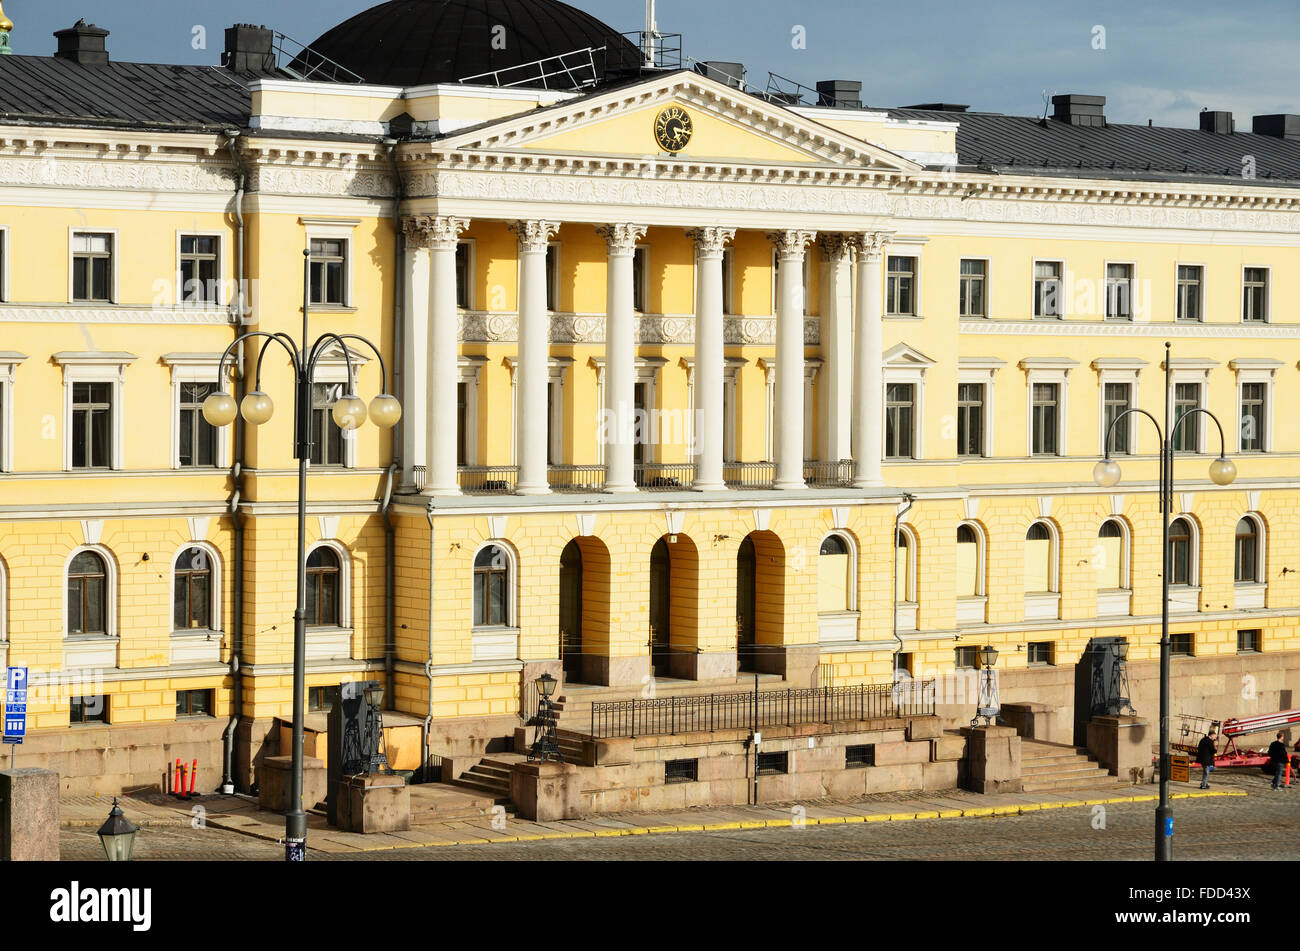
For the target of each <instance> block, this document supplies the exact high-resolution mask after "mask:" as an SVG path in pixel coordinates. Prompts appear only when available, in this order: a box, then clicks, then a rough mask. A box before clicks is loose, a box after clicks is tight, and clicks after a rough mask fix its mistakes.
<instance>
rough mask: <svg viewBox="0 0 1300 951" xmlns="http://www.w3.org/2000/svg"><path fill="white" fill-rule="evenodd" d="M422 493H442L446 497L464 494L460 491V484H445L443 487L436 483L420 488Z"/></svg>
mask: <svg viewBox="0 0 1300 951" xmlns="http://www.w3.org/2000/svg"><path fill="white" fill-rule="evenodd" d="M420 494H421V495H423V496H434V495H440V496H443V497H444V498H446V497H448V496H458V495H462V494H463V493H462V492H461V491H460V486H458V485H449V486H443V487H441V488H439V487H438V486H436V485H426V486H425V487H424V488H423V489H421V490H420Z"/></svg>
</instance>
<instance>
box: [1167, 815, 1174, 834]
mask: <svg viewBox="0 0 1300 951" xmlns="http://www.w3.org/2000/svg"><path fill="white" fill-rule="evenodd" d="M1173 834H1174V817H1173V816H1170V817H1169V818H1168V819H1166V820H1165V835H1167V836H1170V835H1173Z"/></svg>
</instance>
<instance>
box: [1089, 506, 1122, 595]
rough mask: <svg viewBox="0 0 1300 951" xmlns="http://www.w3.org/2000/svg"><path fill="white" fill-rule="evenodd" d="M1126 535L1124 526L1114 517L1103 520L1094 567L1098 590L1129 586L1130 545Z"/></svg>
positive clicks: (1098, 533)
mask: <svg viewBox="0 0 1300 951" xmlns="http://www.w3.org/2000/svg"><path fill="white" fill-rule="evenodd" d="M1125 535H1126V533H1125V531H1124V526H1123V525H1122V524H1120V522H1119V520H1118V519H1114V518H1110V519H1107V520H1106V521H1104V522H1102V523H1101V528H1100V529H1099V530H1098V531H1097V550H1096V552H1094V557H1093V567H1094V568H1095V569H1096V571H1097V588H1098V590H1101V591H1113V590H1117V589H1120V588H1127V587H1128V570H1127V569H1128V557H1127V556H1128V545H1127V544H1126V539H1125Z"/></svg>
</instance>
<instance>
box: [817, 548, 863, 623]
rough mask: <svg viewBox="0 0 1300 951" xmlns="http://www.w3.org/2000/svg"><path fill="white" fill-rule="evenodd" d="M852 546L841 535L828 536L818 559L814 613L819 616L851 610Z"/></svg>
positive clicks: (852, 592)
mask: <svg viewBox="0 0 1300 951" xmlns="http://www.w3.org/2000/svg"><path fill="white" fill-rule="evenodd" d="M855 588H856V585H854V583H853V546H852V544H851V543H850V542H849V540H848V539H847V538H845V537H844V536H843V535H827V536H826V537H825V538H824V539H823V540H822V547H821V551H820V552H819V554H818V556H817V606H818V607H817V609H818V611H819V612H820V613H822V614H831V613H835V612H843V611H852V610H854V589H855Z"/></svg>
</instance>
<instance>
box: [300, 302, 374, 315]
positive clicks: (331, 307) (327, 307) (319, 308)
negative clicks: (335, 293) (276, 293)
mask: <svg viewBox="0 0 1300 951" xmlns="http://www.w3.org/2000/svg"><path fill="white" fill-rule="evenodd" d="M308 308H309V310H310V311H311V313H313V314H356V313H359V312H360V311H359V308H356V307H353V306H352V305H351V304H310V305H308ZM298 313H300V314H301V313H302V308H301V307H299V308H298Z"/></svg>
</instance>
